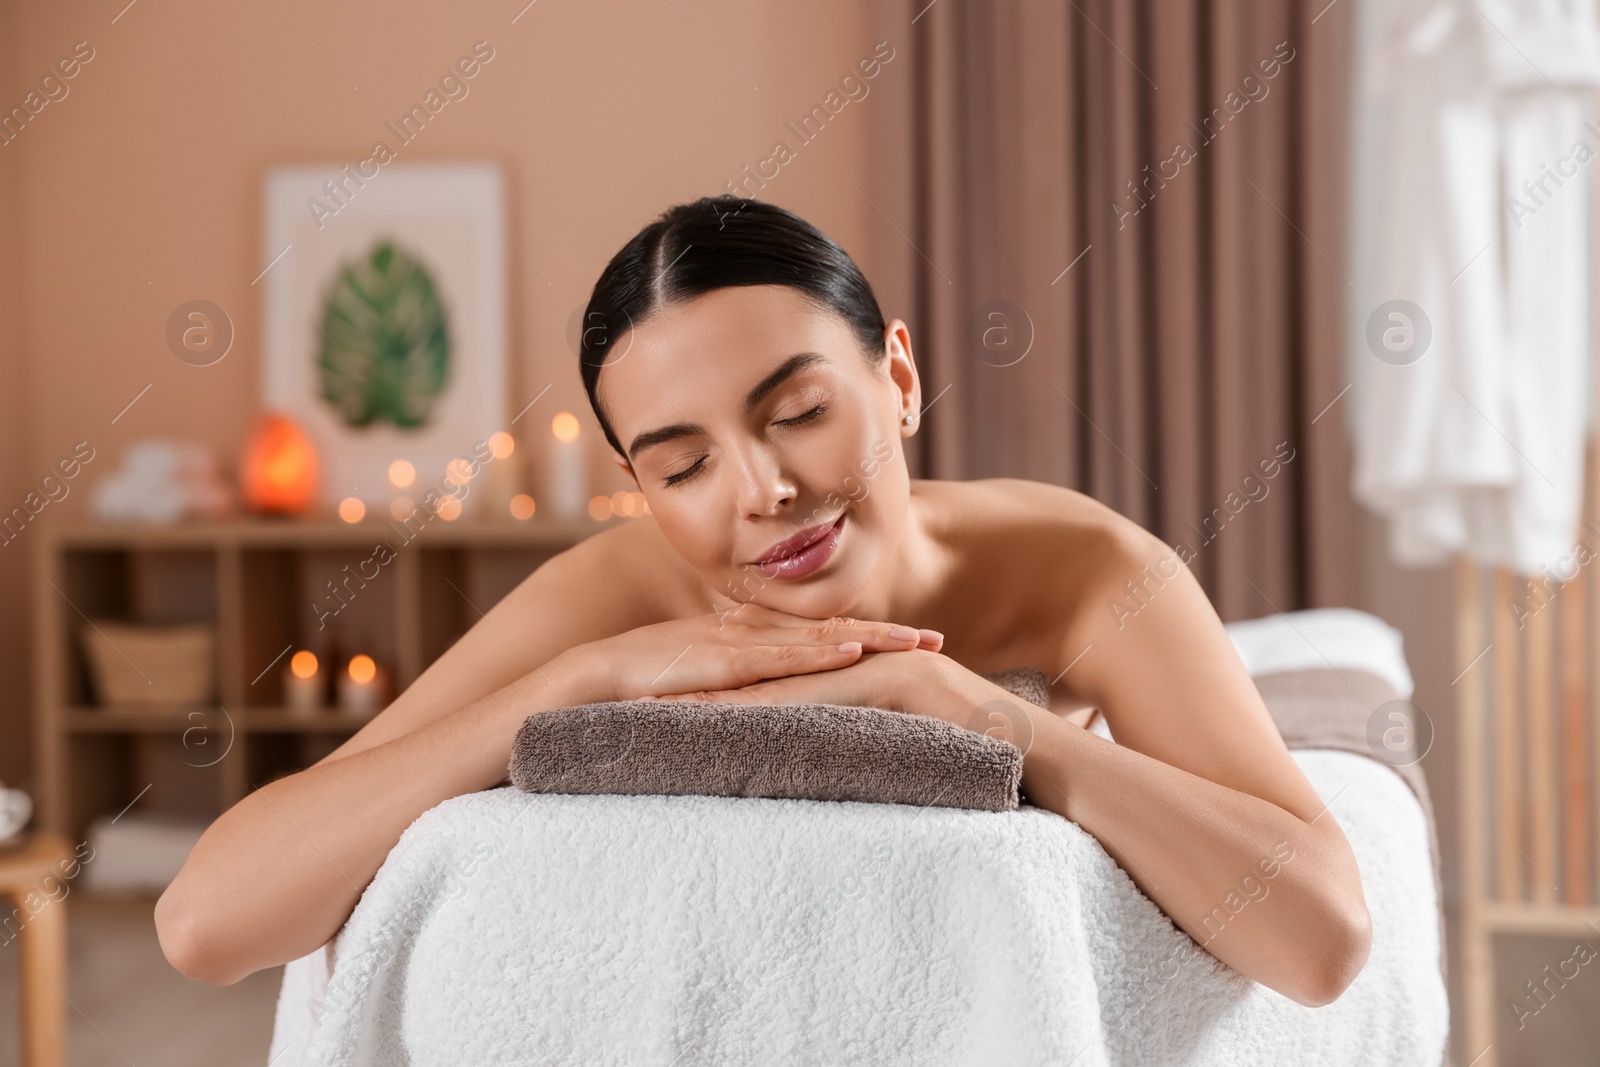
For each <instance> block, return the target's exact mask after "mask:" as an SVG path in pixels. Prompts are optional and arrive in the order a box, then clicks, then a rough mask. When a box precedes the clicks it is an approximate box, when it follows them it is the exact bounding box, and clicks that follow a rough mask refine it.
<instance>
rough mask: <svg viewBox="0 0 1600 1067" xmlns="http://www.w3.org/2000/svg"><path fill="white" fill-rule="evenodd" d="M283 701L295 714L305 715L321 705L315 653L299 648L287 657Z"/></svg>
mask: <svg viewBox="0 0 1600 1067" xmlns="http://www.w3.org/2000/svg"><path fill="white" fill-rule="evenodd" d="M283 702H284V704H285V705H287V706H288V708H289V710H290V712H292V713H293V714H295V715H307V714H310V713H311V712H314V711H316V710H317V709H318V708H320V707H321V706H322V675H321V674H320V673H319V672H318V670H317V656H316V653H314V652H311V651H309V650H307V649H303V648H302V649H301V650H300V651H299V652H296V653H295V654H294V655H293V656H291V657H289V666H288V668H287V669H286V670H285V671H284V672H283Z"/></svg>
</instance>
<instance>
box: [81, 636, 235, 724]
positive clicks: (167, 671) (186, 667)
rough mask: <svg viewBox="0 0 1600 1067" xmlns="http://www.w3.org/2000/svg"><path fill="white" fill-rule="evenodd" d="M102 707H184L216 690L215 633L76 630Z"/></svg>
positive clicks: (207, 698) (208, 698) (207, 697)
mask: <svg viewBox="0 0 1600 1067" xmlns="http://www.w3.org/2000/svg"><path fill="white" fill-rule="evenodd" d="M78 634H79V637H80V638H81V640H82V642H83V647H84V649H85V651H86V652H87V654H88V660H89V673H90V676H91V678H92V679H93V681H94V690H95V695H96V697H97V698H98V700H99V702H100V703H101V704H168V705H172V704H183V703H186V702H188V701H191V700H210V699H212V697H213V696H214V695H215V690H216V628H215V626H214V625H213V624H211V623H207V622H201V623H183V624H179V625H166V626H156V625H146V624H140V623H127V622H117V621H114V620H111V619H95V620H93V622H92V623H89V624H85V625H82V626H80V627H79V628H78Z"/></svg>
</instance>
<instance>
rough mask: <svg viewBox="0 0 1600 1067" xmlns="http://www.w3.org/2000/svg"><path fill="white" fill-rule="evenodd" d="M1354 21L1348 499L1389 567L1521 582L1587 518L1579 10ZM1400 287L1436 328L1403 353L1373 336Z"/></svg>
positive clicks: (1435, 11) (1588, 176)
mask: <svg viewBox="0 0 1600 1067" xmlns="http://www.w3.org/2000/svg"><path fill="white" fill-rule="evenodd" d="M1363 18H1364V19H1365V20H1366V26H1365V30H1364V32H1365V34H1366V35H1367V36H1368V38H1369V39H1368V41H1367V46H1366V47H1359V48H1358V49H1357V54H1358V55H1366V56H1368V57H1369V58H1368V60H1367V62H1366V65H1365V67H1364V69H1363V70H1362V71H1360V72H1359V74H1358V85H1359V86H1360V87H1361V90H1362V96H1361V99H1360V100H1359V101H1358V104H1357V110H1356V121H1355V123H1354V127H1353V131H1354V135H1355V139H1356V144H1355V150H1354V152H1353V160H1354V164H1355V167H1356V173H1355V175H1354V178H1355V189H1356V197H1355V210H1354V211H1353V213H1352V219H1353V226H1354V228H1355V231H1356V232H1355V235H1354V236H1355V241H1356V245H1357V248H1358V258H1363V259H1364V260H1365V261H1366V263H1367V264H1369V266H1368V267H1367V268H1365V269H1363V268H1358V269H1357V270H1356V272H1355V273H1356V277H1357V279H1358V283H1357V284H1358V285H1359V286H1360V288H1357V289H1356V290H1355V291H1354V294H1353V295H1354V299H1353V314H1352V317H1351V327H1352V329H1351V333H1352V336H1351V344H1352V350H1353V351H1352V360H1353V366H1352V371H1353V380H1354V386H1355V396H1354V403H1353V404H1352V409H1353V417H1354V423H1355V425H1354V428H1353V429H1354V439H1355V460H1356V463H1355V476H1354V489H1355V494H1356V496H1357V498H1358V499H1359V500H1361V501H1362V502H1363V503H1365V504H1366V505H1368V506H1369V507H1371V508H1372V509H1373V510H1375V511H1377V512H1379V513H1380V514H1383V515H1385V516H1387V517H1388V518H1389V519H1390V522H1391V526H1390V548H1391V552H1392V554H1393V555H1394V557H1395V559H1396V560H1397V561H1398V562H1400V563H1402V564H1407V565H1429V564H1438V563H1443V562H1445V561H1447V560H1448V559H1449V558H1450V557H1451V556H1452V555H1455V554H1458V553H1464V554H1466V555H1468V556H1469V557H1471V558H1473V559H1475V560H1477V561H1478V562H1480V563H1482V564H1485V565H1488V566H1503V567H1508V568H1511V569H1513V570H1516V571H1519V572H1522V573H1525V574H1536V573H1538V572H1539V570H1540V568H1541V567H1543V566H1547V565H1553V564H1555V563H1556V561H1557V560H1559V559H1561V558H1562V557H1566V556H1570V554H1571V553H1572V550H1573V546H1574V542H1575V541H1576V539H1577V537H1578V534H1579V522H1580V516H1581V506H1582V485H1583V469H1582V468H1583V442H1584V433H1585V423H1586V414H1587V410H1588V405H1587V399H1588V396H1589V393H1590V388H1589V384H1588V377H1587V368H1588V363H1589V352H1590V345H1591V341H1590V335H1589V316H1590V306H1591V288H1592V283H1591V278H1592V272H1591V266H1590V259H1589V257H1590V246H1589V245H1590V231H1591V229H1592V226H1591V221H1590V220H1591V213H1592V210H1593V208H1592V203H1591V194H1590V190H1591V188H1592V186H1593V183H1594V181H1595V176H1596V171H1595V158H1596V152H1600V126H1597V125H1595V124H1594V123H1588V124H1586V122H1585V120H1586V117H1587V111H1588V106H1589V100H1590V97H1591V96H1592V93H1593V87H1594V86H1595V85H1597V84H1600V29H1597V25H1596V12H1595V6H1594V2H1593V0H1515V2H1514V0H1497V2H1487V0H1476V2H1472V0H1368V3H1367V5H1366V7H1365V8H1364V10H1363ZM1396 299H1402V300H1408V301H1411V302H1412V303H1414V304H1415V305H1417V306H1418V307H1420V308H1421V309H1422V311H1423V313H1424V315H1425V316H1426V317H1427V321H1428V323H1429V324H1430V325H1431V328H1432V330H1431V332H1432V337H1431V341H1430V342H1429V345H1428V347H1427V349H1426V350H1425V351H1424V353H1423V354H1422V355H1421V356H1420V358H1417V359H1415V361H1414V362H1386V361H1384V360H1382V359H1380V358H1378V357H1377V356H1376V355H1374V353H1373V351H1371V350H1370V348H1369V340H1368V329H1367V327H1368V320H1369V317H1370V316H1372V315H1373V313H1374V311H1375V309H1377V308H1379V307H1380V305H1383V304H1385V303H1386V302H1388V301H1391V300H1396ZM1382 325H1383V326H1384V327H1387V326H1389V325H1396V326H1403V325H1404V324H1403V323H1402V322H1400V320H1389V319H1384V320H1383V322H1382ZM1413 325H1415V326H1419V327H1420V323H1413ZM1396 358H1399V359H1403V356H1401V357H1396Z"/></svg>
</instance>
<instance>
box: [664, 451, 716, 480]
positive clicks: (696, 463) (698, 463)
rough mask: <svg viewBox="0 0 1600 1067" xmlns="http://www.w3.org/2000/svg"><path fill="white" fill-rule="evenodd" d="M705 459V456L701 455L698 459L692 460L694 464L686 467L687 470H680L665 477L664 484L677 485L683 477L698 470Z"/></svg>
mask: <svg viewBox="0 0 1600 1067" xmlns="http://www.w3.org/2000/svg"><path fill="white" fill-rule="evenodd" d="M705 461H706V457H704V456H701V457H700V458H699V459H697V460H695V461H694V466H692V467H690V468H688V469H687V470H681V471H679V472H678V473H677V474H674V475H672V476H670V477H669V478H667V480H666V483H665V484H666V485H668V486H674V485H677V484H678V483H679V482H681V481H683V480H684V479H685V478H688V477H690V476H691V475H693V474H694V472H695V471H697V470H699V469H700V466H701V464H703V463H705Z"/></svg>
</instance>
